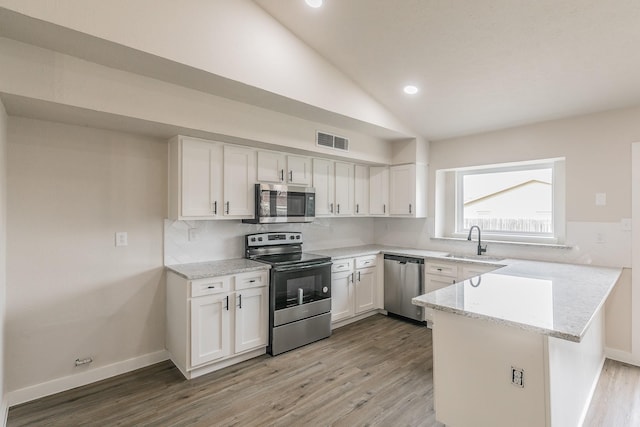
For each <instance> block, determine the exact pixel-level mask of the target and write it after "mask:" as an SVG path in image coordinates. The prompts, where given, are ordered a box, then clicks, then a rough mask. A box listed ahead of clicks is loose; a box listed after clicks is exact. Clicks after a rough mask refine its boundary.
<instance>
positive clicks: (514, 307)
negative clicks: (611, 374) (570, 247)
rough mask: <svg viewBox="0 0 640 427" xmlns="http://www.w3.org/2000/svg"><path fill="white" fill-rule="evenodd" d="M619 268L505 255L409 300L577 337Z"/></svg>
mask: <svg viewBox="0 0 640 427" xmlns="http://www.w3.org/2000/svg"><path fill="white" fill-rule="evenodd" d="M621 273H622V269H621V268H609V267H594V266H588V265H574V264H560V263H551V262H539V261H524V260H509V263H508V265H507V266H505V267H503V268H500V269H498V270H494V271H492V272H490V273H485V274H482V275H480V276H477V277H474V278H471V279H468V280H465V281H462V282H459V283H455V284H453V285H450V286H447V287H445V288H442V289H438V290H436V291H433V292H429V293H427V294H425V295H420V296H418V297H416V298H413V300H412V302H413V303H414V304H415V305H419V306H423V307H430V308H433V309H436V310H441V311H445V312H449V313H454V314H459V315H462V316H466V317H471V318H478V319H487V320H490V321H494V322H498V323H502V324H506V325H511V326H515V327H519V328H521V329H525V330H531V331H535V332H538V333H541V334H543V335H548V336H552V337H556V338H561V339H565V340H568V341H574V342H580V340H581V339H582V337H583V336H584V335H585V333H586V332H587V330H588V328H589V326H590V324H591V321H592V319H593V318H594V316H595V315H596V313H597V312H598V311H599V310H600V308H601V307H602V305H603V304H604V302H605V301H606V299H607V297H608V296H609V294H610V293H611V291H612V289H613V287H614V286H615V284H616V282H617V281H618V278H619V277H620V274H621Z"/></svg>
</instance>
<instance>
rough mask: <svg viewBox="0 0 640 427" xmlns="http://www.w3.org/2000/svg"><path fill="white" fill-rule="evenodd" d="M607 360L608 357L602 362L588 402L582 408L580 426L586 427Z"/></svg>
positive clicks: (588, 396)
mask: <svg viewBox="0 0 640 427" xmlns="http://www.w3.org/2000/svg"><path fill="white" fill-rule="evenodd" d="M606 360H607V357H606V355H605V356H604V357H603V358H602V360H601V361H600V367H599V368H598V374H597V375H596V376H595V378H594V379H593V383H592V384H591V389H590V390H589V394H588V395H587V400H586V402H585V404H584V407H583V408H582V413H581V414H580V422H579V423H578V425H579V426H581V425H584V420H585V419H586V418H587V413H588V412H589V407H590V406H591V401H592V400H593V395H594V394H595V393H596V388H598V381H599V380H600V375H602V369H603V368H604V362H605V361H606Z"/></svg>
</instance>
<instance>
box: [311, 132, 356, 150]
mask: <svg viewBox="0 0 640 427" xmlns="http://www.w3.org/2000/svg"><path fill="white" fill-rule="evenodd" d="M316 145H319V146H321V147H327V148H333V149H334V150H342V151H349V139H347V138H344V137H342V136H338V135H331V134H330V133H326V132H316Z"/></svg>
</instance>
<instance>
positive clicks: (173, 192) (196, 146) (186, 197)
mask: <svg viewBox="0 0 640 427" xmlns="http://www.w3.org/2000/svg"><path fill="white" fill-rule="evenodd" d="M222 164H223V144H221V143H218V142H213V141H205V140H201V139H197V138H189V137H182V136H181V137H176V138H173V139H172V140H171V141H170V142H169V218H172V219H182V218H185V219H216V218H220V217H222V211H223V210H222V204H223V194H222V193H223V184H222V180H223V173H222Z"/></svg>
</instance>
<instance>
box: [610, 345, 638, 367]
mask: <svg viewBox="0 0 640 427" xmlns="http://www.w3.org/2000/svg"><path fill="white" fill-rule="evenodd" d="M604 354H605V356H606V357H607V358H608V359H612V360H617V361H618V362H622V363H628V364H629V365H634V366H640V358H638V357H637V356H634V355H633V354H631V353H629V352H628V351H622V350H617V349H615V348H609V347H606V348H605V349H604Z"/></svg>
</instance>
